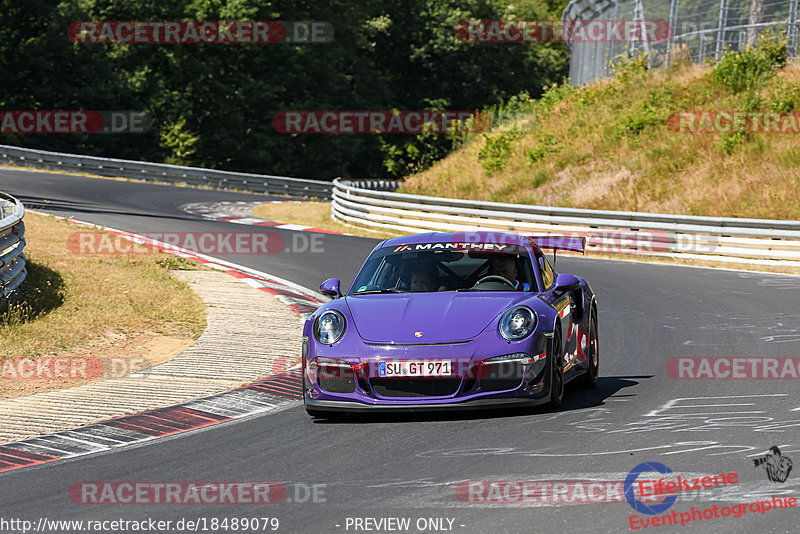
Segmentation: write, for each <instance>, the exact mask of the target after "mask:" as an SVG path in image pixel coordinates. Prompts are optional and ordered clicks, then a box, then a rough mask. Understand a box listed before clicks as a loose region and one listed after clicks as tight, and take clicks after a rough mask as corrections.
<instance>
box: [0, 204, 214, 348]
mask: <svg viewBox="0 0 800 534" xmlns="http://www.w3.org/2000/svg"><path fill="white" fill-rule="evenodd" d="M25 226H26V232H25V237H26V240H27V245H26V247H25V252H26V255H27V257H28V273H29V274H28V279H27V280H26V281H25V283H24V284H23V290H22V300H21V301H20V302H19V303H17V304H15V305H13V306H12V309H11V310H10V311H9V312H8V313H7V314H6V315H5V316H4V321H3V322H2V324H0V355H1V356H2V357H6V356H14V357H30V356H47V355H58V354H63V353H66V352H67V351H75V350H79V349H80V348H81V347H89V346H93V347H100V346H103V345H113V344H114V343H120V342H121V339H122V338H134V337H137V336H138V337H139V338H140V341H142V338H141V337H142V336H146V337H147V338H148V339H156V338H158V337H163V338H164V339H167V338H169V339H171V340H173V341H174V340H176V339H177V340H183V341H182V343H183V344H185V342H186V341H187V340H189V341H190V340H192V339H196V338H197V337H198V336H199V335H200V334H201V333H202V332H203V330H204V329H205V307H204V305H203V302H202V301H201V299H200V298H199V297H198V296H197V295H196V294H195V293H194V292H193V291H191V290H190V289H189V287H188V286H187V285H186V284H185V283H183V282H180V281H178V280H176V279H174V278H172V277H171V276H170V275H169V271H168V269H166V268H164V267H162V266H160V265H159V264H158V263H157V262H159V261H161V262H162V263H163V262H164V259H165V258H167V257H170V258H171V256H168V255H165V254H162V253H153V254H127V255H122V254H93V255H90V254H75V253H73V252H71V251H70V250H69V249H68V247H67V241H68V238H69V236H70V235H71V234H74V233H75V232H79V231H87V229H86V228H85V227H81V226H78V225H75V224H70V223H67V222H63V221H57V220H55V219H53V218H50V217H46V216H43V215H39V214H36V213H31V212H28V213H26V215H25ZM170 263H174V260H173V261H172V262H170ZM143 342H144V341H143ZM170 343H171V342H170Z"/></svg>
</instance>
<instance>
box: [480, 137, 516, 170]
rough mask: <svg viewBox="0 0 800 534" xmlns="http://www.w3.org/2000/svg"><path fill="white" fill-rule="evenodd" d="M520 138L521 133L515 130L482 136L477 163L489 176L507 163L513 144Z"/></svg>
mask: <svg viewBox="0 0 800 534" xmlns="http://www.w3.org/2000/svg"><path fill="white" fill-rule="evenodd" d="M520 136H521V132H520V131H519V130H518V129H516V128H511V129H510V130H508V131H505V132H503V133H499V134H496V135H484V143H483V147H482V148H481V149H480V150H479V151H478V161H480V162H481V166H483V168H484V169H485V170H486V173H487V174H488V175H489V176H491V175H492V173H494V172H495V171H498V170H500V169H502V168H503V167H504V166H505V164H506V163H508V157H509V156H510V155H511V149H512V148H513V147H514V142H515V141H516V140H517V139H519V137H520Z"/></svg>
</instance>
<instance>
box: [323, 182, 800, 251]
mask: <svg viewBox="0 0 800 534" xmlns="http://www.w3.org/2000/svg"><path fill="white" fill-rule="evenodd" d="M331 216H332V217H333V218H334V219H336V220H339V221H341V222H346V223H350V224H354V225H357V226H361V227H364V228H371V229H376V228H377V229H381V228H385V229H389V230H392V231H398V230H399V231H404V232H429V231H440V232H470V231H475V230H497V231H512V232H524V233H526V234H532V235H568V236H570V235H573V236H583V237H586V238H587V250H588V251H590V252H592V251H594V252H618V253H631V254H651V255H661V256H680V257H684V258H696V259H708V260H715V261H727V262H733V261H745V262H751V263H781V264H784V265H793V266H794V265H800V221H777V220H765V219H738V218H718V217H696V216H689V215H667V214H657V213H636V212H625V211H600V210H585V209H572V208H556V207H547V206H530V205H522V204H503V203H499V202H478V201H471V200H459V199H450V198H437V197H426V196H420V195H406V194H398V193H391V192H385V191H373V190H369V189H365V188H361V187H354V185H353V184H352V183H350V182H348V181H345V180H341V179H337V180H334V181H333V204H332V208H331Z"/></svg>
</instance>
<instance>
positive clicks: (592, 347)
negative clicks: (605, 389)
mask: <svg viewBox="0 0 800 534" xmlns="http://www.w3.org/2000/svg"><path fill="white" fill-rule="evenodd" d="M587 349H588V351H589V354H587V355H586V357H587V359H588V360H589V369H588V370H587V371H586V374H585V375H583V380H581V385H582V386H583V387H585V388H587V389H592V388H595V387H597V377H598V376H599V372H600V371H599V369H600V354H599V352H600V349H599V343H598V341H597V318H596V317H595V314H594V311H593V312H592V315H591V318H590V319H589V343H588V345H587Z"/></svg>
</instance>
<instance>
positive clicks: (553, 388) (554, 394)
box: [547, 330, 564, 409]
mask: <svg viewBox="0 0 800 534" xmlns="http://www.w3.org/2000/svg"><path fill="white" fill-rule="evenodd" d="M563 401H564V355H563V354H561V333H560V332H559V331H558V330H556V331H555V332H553V349H552V352H551V354H550V401H549V402H548V403H547V406H548V407H550V408H553V409H558V408H560V407H561V403H562V402H563Z"/></svg>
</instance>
